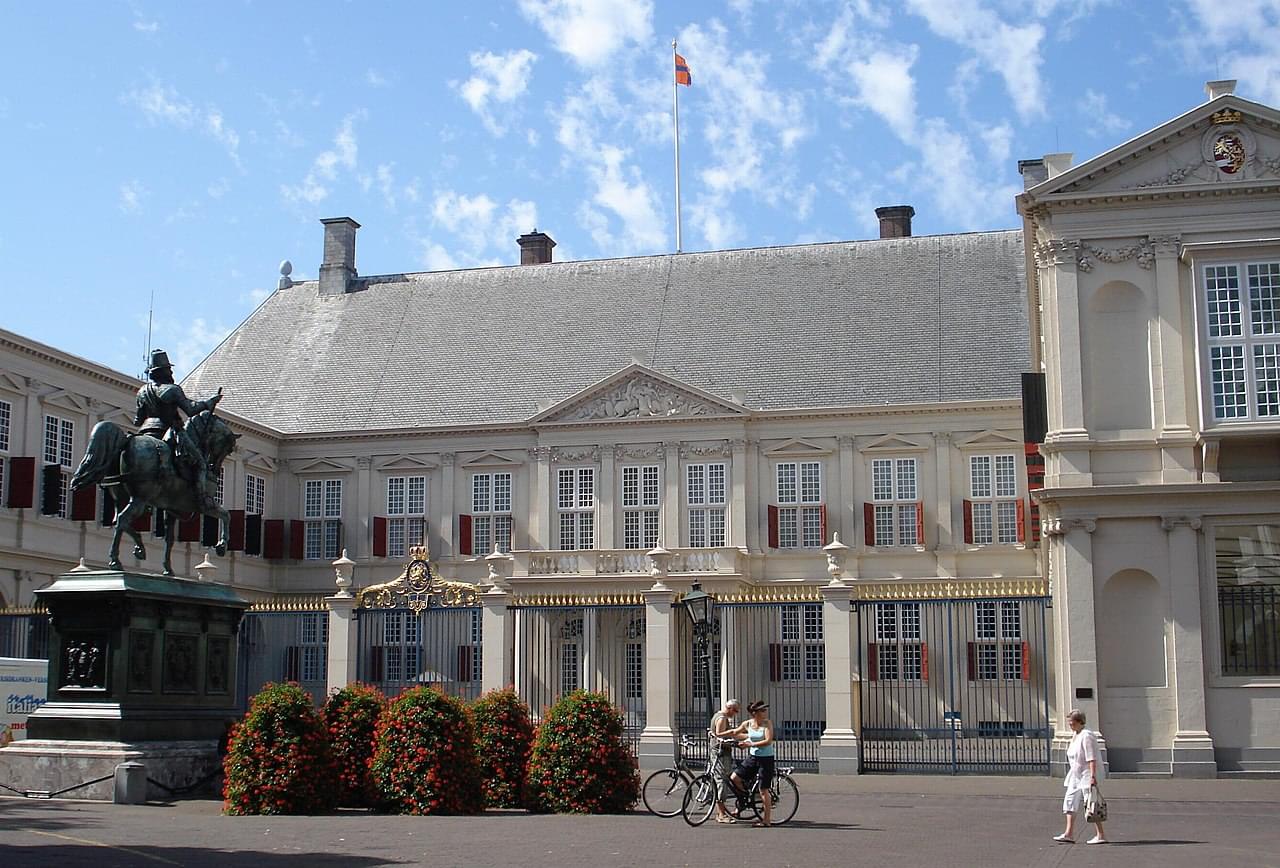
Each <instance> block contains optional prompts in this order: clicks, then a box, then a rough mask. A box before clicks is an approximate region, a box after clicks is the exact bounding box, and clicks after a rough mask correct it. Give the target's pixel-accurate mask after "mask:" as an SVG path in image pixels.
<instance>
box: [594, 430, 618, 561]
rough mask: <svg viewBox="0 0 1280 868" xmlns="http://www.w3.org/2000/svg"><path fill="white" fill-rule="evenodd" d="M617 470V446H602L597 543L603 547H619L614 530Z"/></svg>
mask: <svg viewBox="0 0 1280 868" xmlns="http://www.w3.org/2000/svg"><path fill="white" fill-rule="evenodd" d="M617 470H618V450H617V448H615V447H613V446H603V447H601V448H600V485H599V486H597V487H596V537H597V540H596V545H597V547H599V548H601V549H614V548H618V545H617V542H616V536H615V534H616V531H615V530H614V528H615V524H614V521H615V516H616V515H617V511H616V510H615V509H614V505H615V504H616V503H617V501H618V488H617V485H618V483H617Z"/></svg>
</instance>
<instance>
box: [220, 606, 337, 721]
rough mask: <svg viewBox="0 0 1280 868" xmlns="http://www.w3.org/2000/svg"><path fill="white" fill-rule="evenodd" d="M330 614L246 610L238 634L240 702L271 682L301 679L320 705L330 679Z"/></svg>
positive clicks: (303, 685) (297, 680)
mask: <svg viewBox="0 0 1280 868" xmlns="http://www.w3.org/2000/svg"><path fill="white" fill-rule="evenodd" d="M328 660H329V613H328V611H327V610H324V609H321V610H317V611H310V612H306V611H296V612H253V611H250V612H246V613H245V616H244V619H243V620H242V621H241V622H240V633H239V669H240V673H239V678H238V680H237V684H238V689H239V697H238V699H239V703H240V707H241V708H248V705H249V700H250V699H251V698H252V697H253V695H254V694H255V693H257V692H258V691H259V690H261V689H262V687H263V685H265V684H267V683H269V682H273V681H274V682H280V681H296V682H298V684H300V685H301V686H302V688H303V689H304V690H306V691H307V692H308V693H310V694H311V698H312V699H313V700H314V701H315V702H316V704H317V705H319V704H320V703H322V702H324V699H325V689H326V685H327V683H328Z"/></svg>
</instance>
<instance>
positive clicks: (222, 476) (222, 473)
mask: <svg viewBox="0 0 1280 868" xmlns="http://www.w3.org/2000/svg"><path fill="white" fill-rule="evenodd" d="M226 482H227V468H226V467H223V466H222V465H218V491H217V497H218V506H226V505H227V502H226V500H225V499H224V497H225V492H226V488H225V486H226Z"/></svg>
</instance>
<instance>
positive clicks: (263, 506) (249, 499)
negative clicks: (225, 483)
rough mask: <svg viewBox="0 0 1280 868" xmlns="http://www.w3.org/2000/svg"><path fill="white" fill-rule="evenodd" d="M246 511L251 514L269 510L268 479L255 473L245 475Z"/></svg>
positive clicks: (259, 513) (260, 513)
mask: <svg viewBox="0 0 1280 868" xmlns="http://www.w3.org/2000/svg"><path fill="white" fill-rule="evenodd" d="M244 511H245V512H246V513H248V514H249V515H262V514H263V513H265V512H266V511H267V480H266V479H264V478H263V477H261V476H258V475H256V474H253V473H246V474H245V477H244Z"/></svg>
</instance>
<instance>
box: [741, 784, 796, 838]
mask: <svg viewBox="0 0 1280 868" xmlns="http://www.w3.org/2000/svg"><path fill="white" fill-rule="evenodd" d="M770 789H771V790H772V791H773V811H772V813H771V815H770V817H769V822H770V823H772V824H773V825H775V826H781V825H782V824H783V823H785V822H787V821H788V820H790V819H791V818H792V817H794V816H795V815H796V808H798V807H800V789H799V788H798V787H797V786H796V782H795V781H793V780H792V779H791V778H790V777H788V776H787V775H774V778H773V786H772V787H770ZM751 813H752V814H753V815H754V816H755V818H756V819H758V820H759V819H763V818H764V802H763V801H761V799H760V790H759V789H758V788H756V787H752V788H751Z"/></svg>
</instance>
